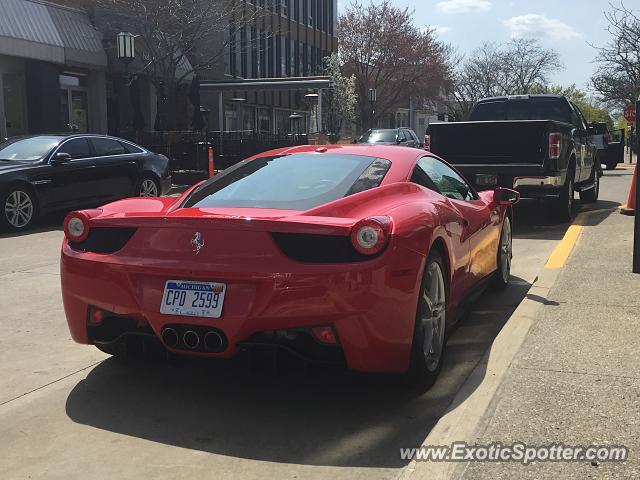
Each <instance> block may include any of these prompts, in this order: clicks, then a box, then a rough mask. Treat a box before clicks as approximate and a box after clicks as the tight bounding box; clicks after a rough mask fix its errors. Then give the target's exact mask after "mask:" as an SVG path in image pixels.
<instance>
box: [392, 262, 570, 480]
mask: <svg viewBox="0 0 640 480" xmlns="http://www.w3.org/2000/svg"><path fill="white" fill-rule="evenodd" d="M561 271H562V270H561V269H557V270H556V269H554V270H552V269H542V271H541V272H540V274H539V275H538V276H537V277H536V279H535V280H534V283H533V285H532V286H531V288H530V289H529V291H528V292H527V295H526V296H525V298H524V300H523V301H522V302H520V305H518V307H517V308H516V310H515V311H514V312H513V314H512V315H511V318H509V320H508V321H507V323H506V324H505V326H504V327H503V328H502V330H501V331H500V333H499V334H498V336H497V337H496V338H495V340H494V342H493V345H492V346H491V348H490V349H489V351H487V353H485V355H484V357H483V358H482V360H480V362H479V363H478V365H476V367H475V368H474V370H473V372H471V375H470V376H469V378H467V380H466V381H465V382H464V383H463V384H462V386H461V387H460V390H459V391H458V393H457V394H456V396H455V398H454V399H453V402H452V403H451V405H450V406H449V408H448V409H447V411H446V412H445V414H444V415H443V416H442V417H441V418H440V420H439V421H438V423H437V424H436V426H435V427H434V428H433V429H432V430H431V432H430V433H429V435H428V436H427V438H426V439H425V440H424V442H422V445H425V446H427V445H429V446H434V445H451V444H452V443H454V442H467V443H469V444H473V443H474V442H475V437H476V435H475V434H476V433H477V432H478V430H479V429H480V428H481V426H482V425H483V423H484V421H485V420H486V415H487V412H488V411H490V409H491V406H492V404H493V403H494V401H495V395H496V392H497V390H498V388H499V387H500V385H501V384H502V381H503V380H504V378H505V377H506V375H507V372H508V370H509V367H510V366H511V363H512V362H513V359H514V358H515V356H516V354H517V352H518V350H519V349H520V346H521V345H522V343H523V342H524V339H525V337H526V335H527V333H528V332H529V329H530V328H531V325H532V324H533V322H534V321H535V319H536V318H537V317H538V314H539V311H540V309H541V308H542V307H543V306H544V305H545V304H546V301H547V297H548V296H549V291H550V290H551V288H552V287H553V285H554V284H555V282H556V279H557V278H558V275H559V274H560V272H561ZM407 447H411V445H407ZM465 466H466V462H417V461H415V460H412V461H411V463H410V464H409V465H407V467H405V469H404V470H403V471H402V473H401V474H400V475H399V477H398V478H399V479H400V480H422V479H429V480H434V479H443V480H444V479H451V478H458V477H460V475H461V474H462V472H463V470H464V468H465Z"/></svg>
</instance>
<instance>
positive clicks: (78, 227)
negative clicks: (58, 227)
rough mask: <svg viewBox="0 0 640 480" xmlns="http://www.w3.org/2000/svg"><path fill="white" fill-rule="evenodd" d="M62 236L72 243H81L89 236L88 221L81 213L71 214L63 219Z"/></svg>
mask: <svg viewBox="0 0 640 480" xmlns="http://www.w3.org/2000/svg"><path fill="white" fill-rule="evenodd" d="M64 234H65V235H66V237H67V238H68V239H69V240H70V241H72V242H82V241H84V240H86V239H87V237H88V236H89V219H88V218H87V216H86V215H85V214H83V213H82V212H71V213H70V214H69V215H67V218H65V219H64Z"/></svg>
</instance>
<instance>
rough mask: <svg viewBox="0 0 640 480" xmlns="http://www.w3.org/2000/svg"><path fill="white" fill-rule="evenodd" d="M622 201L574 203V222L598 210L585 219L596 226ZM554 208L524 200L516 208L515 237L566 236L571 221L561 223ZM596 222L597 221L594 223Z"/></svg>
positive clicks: (552, 237) (584, 222)
mask: <svg viewBox="0 0 640 480" xmlns="http://www.w3.org/2000/svg"><path fill="white" fill-rule="evenodd" d="M619 206H620V203H618V202H611V201H608V200H598V201H597V202H596V203H593V204H590V205H584V206H582V205H580V202H579V201H577V198H576V202H575V204H574V209H573V212H574V214H573V219H572V223H575V222H576V218H577V216H578V215H579V214H581V213H585V212H592V211H598V213H597V214H593V215H589V216H588V217H587V219H586V220H583V223H582V224H583V225H587V224H588V225H590V226H594V225H597V224H599V223H600V222H602V221H604V219H605V218H607V217H608V216H609V215H610V214H611V213H614V212H615V211H617V209H618V207H619ZM553 213H554V212H553V210H552V208H551V207H550V206H549V205H545V204H544V203H542V202H538V201H523V202H521V203H519V204H518V205H516V207H515V210H514V228H513V236H514V238H528V239H533V240H560V239H562V237H564V234H565V233H566V231H567V228H568V227H569V225H570V223H560V222H558V221H557V220H555V219H554V215H553ZM594 222H595V223H594Z"/></svg>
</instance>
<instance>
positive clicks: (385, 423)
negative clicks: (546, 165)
mask: <svg viewBox="0 0 640 480" xmlns="http://www.w3.org/2000/svg"><path fill="white" fill-rule="evenodd" d="M629 173H630V172H629V171H627V170H623V169H620V170H616V171H615V172H612V173H607V174H606V176H605V178H604V181H603V195H604V197H603V198H604V199H605V200H604V201H603V202H601V203H600V204H599V207H598V208H604V209H610V211H613V208H614V207H615V205H617V203H621V201H620V200H619V199H618V200H616V199H617V198H618V197H620V196H621V195H622V192H623V191H624V190H625V189H626V188H627V185H628V181H629V176H628V175H629ZM616 202H617V203H616ZM547 214H548V211H546V210H543V209H540V208H539V206H538V205H536V204H531V205H522V206H521V207H519V208H518V210H517V211H516V229H515V240H514V255H515V257H514V263H513V272H512V273H513V279H512V280H513V284H512V286H511V287H510V288H508V289H507V290H506V291H505V292H503V293H500V294H497V293H491V292H488V293H487V294H485V295H484V296H483V297H482V298H481V299H480V300H479V301H478V303H477V304H476V305H475V306H474V309H473V312H472V313H471V314H470V315H469V316H468V318H466V319H465V320H464V321H463V322H462V323H461V325H460V326H459V327H458V328H457V329H456V330H455V331H454V332H453V333H452V335H451V338H450V340H449V344H448V351H447V357H446V363H445V367H444V369H443V372H442V374H441V377H440V379H439V380H438V382H437V384H436V385H435V387H434V388H433V389H431V390H430V391H429V392H427V393H426V394H424V395H418V396H416V395H413V394H411V393H408V392H406V391H404V390H403V389H402V387H401V386H400V385H399V384H398V383H397V382H396V381H395V380H394V379H389V378H380V377H370V376H361V375H354V374H350V373H348V372H342V371H325V370H319V371H311V372H308V371H307V372H300V371H298V370H296V368H295V367H288V368H285V369H284V370H281V369H280V368H271V367H269V366H268V365H260V366H259V367H260V368H257V369H256V368H255V366H247V365H245V363H244V362H243V361H238V362H234V363H230V364H229V363H223V364H221V363H216V362H199V361H186V362H182V363H177V364H176V363H165V362H133V363H128V362H121V361H117V360H116V359H112V358H108V357H106V356H105V355H104V354H102V353H100V352H99V351H98V350H96V349H95V348H93V347H87V346H82V345H77V344H74V343H73V342H72V340H71V339H70V337H69V333H68V330H67V328H66V323H65V319H64V313H63V309H62V303H61V299H60V291H59V273H58V256H59V246H60V241H61V239H62V232H61V231H60V220H61V218H60V217H59V216H58V217H52V218H48V219H45V220H44V221H43V222H42V223H41V224H40V225H39V228H38V229H37V230H35V231H33V232H30V233H29V234H24V235H18V236H9V235H5V236H2V237H0V259H1V260H0V305H1V306H2V307H1V310H0V312H1V313H0V329H1V331H3V332H4V335H2V336H0V438H2V439H3V441H2V442H0V472H2V474H0V477H1V478H3V479H5V478H6V479H21V478H46V479H49V478H65V479H75V478H83V479H84V478H97V479H98V478H110V479H111V478H139V477H141V476H150V477H153V478H183V477H187V476H196V475H198V476H202V475H207V476H211V475H215V477H216V478H223V479H224V478H256V479H258V478H260V479H263V478H327V477H330V478H336V479H337V478H345V479H354V478H367V479H375V478H381V479H387V478H396V477H398V475H400V474H401V473H402V470H403V468H404V467H405V466H406V465H407V463H408V462H406V461H402V460H400V458H399V454H398V452H399V448H400V447H412V446H417V445H420V444H421V443H422V442H423V441H424V439H425V438H426V437H427V435H428V434H429V432H430V431H431V430H432V429H433V427H434V426H435V425H436V424H437V423H438V421H439V420H440V418H441V416H442V415H443V413H445V412H446V411H447V409H448V408H449V407H450V405H451V402H452V401H453V399H454V398H455V397H456V395H457V394H458V393H459V391H460V389H461V388H462V387H463V386H464V385H465V382H466V381H467V380H468V379H469V377H470V375H471V374H472V372H474V370H475V369H476V368H477V367H478V365H479V364H480V362H481V360H482V358H483V356H484V355H485V353H486V352H487V350H488V349H489V348H491V345H492V344H493V343H494V341H495V339H496V336H497V335H498V334H499V333H500V332H501V330H502V328H503V326H504V325H505V323H506V322H507V321H508V320H509V318H510V317H511V315H512V313H513V312H514V310H516V308H517V307H518V305H520V303H521V301H522V300H523V299H524V298H525V295H527V293H528V292H529V288H530V286H531V284H532V283H533V282H534V280H535V279H536V278H537V277H538V273H539V271H540V269H541V268H543V265H544V263H545V261H546V259H547V258H548V257H549V255H550V254H551V252H552V250H553V249H554V248H555V246H556V245H557V244H558V242H559V240H560V239H561V238H562V237H563V235H564V232H565V231H566V229H567V225H557V224H554V223H553V222H552V221H549V220H548V218H547ZM618 216H619V215H618ZM620 217H621V216H620ZM605 221H606V219H603V220H602V221H601V222H598V223H597V225H594V226H593V228H594V229H598V228H600V224H604V222H605ZM627 221H628V219H627ZM603 235H604V236H605V237H607V234H606V233H604V234H603ZM625 235H626V236H625ZM623 236H625V238H628V233H625V234H624V235H623ZM582 243H583V241H582V239H581V240H580V244H579V246H578V247H579V248H582ZM620 248H621V247H616V249H620ZM606 252H607V255H608V247H607V250H606ZM598 255H600V256H601V257H602V256H603V250H602V248H601V250H600V252H598ZM571 261H573V257H572V258H571ZM590 261H591V260H590ZM603 261H604V260H603ZM622 263H624V262H622V261H621V264H622ZM569 268H571V262H570V264H569V265H567V269H569ZM612 281H614V280H612ZM615 281H617V279H616V280H615ZM619 283H622V282H621V281H620V282H619ZM594 288H595V286H594ZM617 288H620V287H617ZM561 293H562V291H561V290H559V291H558V294H559V295H560V294H561ZM614 294H615V292H614ZM602 295H603V294H602V293H600V297H602ZM620 295H621V296H622V294H620ZM558 298H561V297H558ZM568 315H570V314H568ZM533 333H535V330H533V331H532V334H533ZM573 337H574V338H575V337H576V335H575V334H574V335H573ZM580 338H581V337H580ZM621 365H622V364H621ZM621 368H624V367H622V366H621ZM523 370H524V369H523ZM510 373H511V372H509V374H510ZM507 383H508V382H505V385H506V384H507ZM496 412H498V410H497V409H496ZM521 417H522V419H523V421H524V417H526V415H524V414H521ZM496 418H499V417H496ZM487 421H488V423H487V429H486V430H485V431H487V432H489V431H490V430H488V429H489V426H490V425H491V422H489V419H487ZM468 472H470V473H469V475H471V476H469V477H468V478H475V477H474V476H473V473H472V470H471V469H469V470H468Z"/></svg>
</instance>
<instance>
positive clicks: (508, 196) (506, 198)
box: [493, 187, 520, 205]
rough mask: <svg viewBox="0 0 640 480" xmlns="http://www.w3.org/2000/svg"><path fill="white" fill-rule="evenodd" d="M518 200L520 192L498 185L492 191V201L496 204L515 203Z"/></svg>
mask: <svg viewBox="0 0 640 480" xmlns="http://www.w3.org/2000/svg"><path fill="white" fill-rule="evenodd" d="M519 200H520V192H518V191H516V190H512V189H510V188H504V187H498V188H496V189H495V190H494V191H493V202H494V203H496V204H498V205H515V204H516V203H518V201H519Z"/></svg>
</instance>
